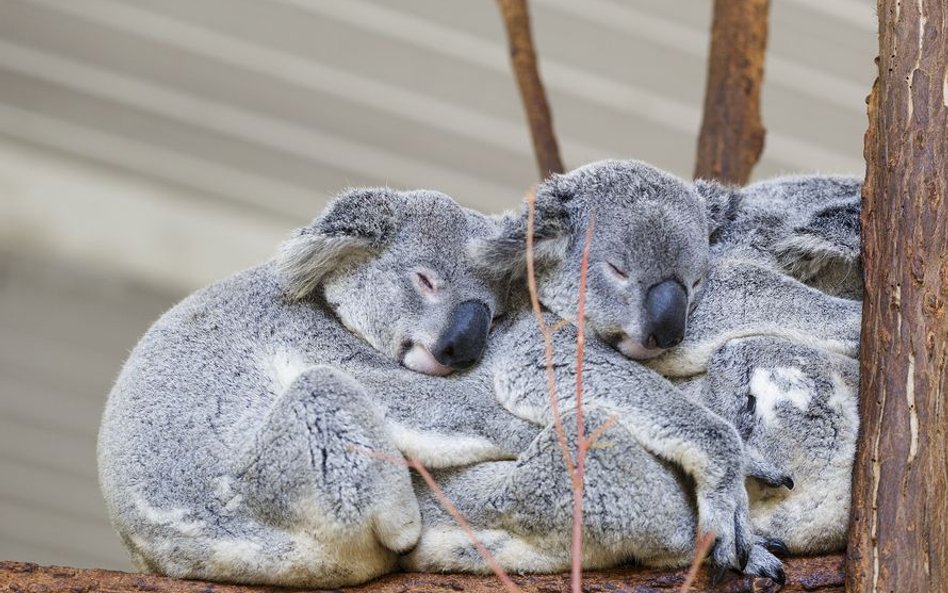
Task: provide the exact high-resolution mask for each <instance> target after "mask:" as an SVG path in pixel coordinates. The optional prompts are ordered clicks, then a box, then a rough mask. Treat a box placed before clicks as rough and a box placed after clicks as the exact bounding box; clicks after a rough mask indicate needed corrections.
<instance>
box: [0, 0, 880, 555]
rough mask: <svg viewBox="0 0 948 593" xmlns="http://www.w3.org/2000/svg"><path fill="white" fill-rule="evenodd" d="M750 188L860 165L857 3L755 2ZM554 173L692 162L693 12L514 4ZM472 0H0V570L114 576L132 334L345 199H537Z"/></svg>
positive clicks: (567, 2)
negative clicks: (114, 447) (113, 441)
mask: <svg viewBox="0 0 948 593" xmlns="http://www.w3.org/2000/svg"><path fill="white" fill-rule="evenodd" d="M772 4H773V7H772V32H771V40H770V48H769V54H768V61H767V72H766V85H765V89H764V119H765V125H766V126H767V128H768V136H767V146H766V149H765V152H764V157H763V160H762V162H761V163H760V165H759V167H758V169H757V175H758V176H770V175H774V174H778V173H781V172H792V171H814V170H818V171H823V172H853V173H859V172H861V170H862V162H861V146H862V134H863V131H864V129H865V125H866V120H865V115H864V102H863V98H864V96H865V94H866V93H867V91H868V88H869V84H870V82H871V76H872V69H873V63H872V59H873V57H874V55H875V37H874V15H873V12H872V2H871V0H833V1H832V2H825V1H823V0H775V1H774V2H773V3H772ZM532 6H533V7H534V13H535V14H534V16H535V19H534V24H535V29H536V37H537V41H538V44H539V53H540V55H541V58H542V70H543V75H544V78H545V80H546V82H547V86H548V89H549V92H550V97H551V101H552V106H553V112H554V117H555V121H556V128H557V132H558V134H559V136H560V138H561V140H562V145H563V154H564V157H565V159H566V161H567V163H568V165H570V166H576V165H579V164H582V163H584V162H587V161H589V160H593V159H597V158H602V157H634V158H641V159H644V160H648V161H651V162H653V163H654V164H657V165H659V166H661V167H664V168H666V169H670V170H672V171H674V172H676V173H679V174H681V175H684V176H687V175H688V174H689V172H690V171H691V169H692V166H693V163H692V161H693V155H694V149H695V139H696V135H697V129H698V124H699V119H700V106H701V102H702V93H703V87H704V67H705V53H706V48H707V45H708V34H707V29H708V24H709V20H710V2H709V1H708V0H701V1H698V0H634V1H633V0H532ZM534 176H535V173H534V165H533V158H532V154H531V150H530V145H529V140H528V134H527V132H526V130H525V128H524V125H523V117H522V114H521V108H520V105H519V99H518V97H517V95H516V91H515V87H514V84H513V82H512V80H511V78H510V75H509V70H508V64H507V58H506V50H505V48H504V46H503V34H502V29H501V25H500V21H499V17H498V15H497V14H496V8H495V3H494V2H492V1H490V0H479V1H475V0H398V1H389V2H385V1H383V0H0V558H7V559H24V560H34V561H39V562H46V563H62V564H76V565H82V566H94V565H95V566H107V567H118V568H122V567H126V566H127V564H126V560H125V557H124V554H123V552H122V550H121V549H120V546H119V545H118V542H117V539H116V538H115V537H114V536H113V535H112V533H111V531H110V529H109V527H108V525H107V523H106V520H105V517H104V511H103V508H102V504H101V501H100V499H99V494H98V490H97V486H96V484H95V460H94V442H95V441H94V438H95V431H96V425H97V421H98V416H99V413H100V409H101V407H102V403H103V401H104V398H105V394H106V393H107V391H108V388H109V385H110V382H111V380H112V378H113V377H114V375H115V374H116V372H117V371H118V369H119V367H120V365H121V362H122V360H123V358H124V356H125V355H126V353H127V352H128V349H129V348H131V347H132V345H133V344H134V342H135V340H136V339H137V336H138V335H140V334H141V332H142V331H144V329H145V328H146V327H147V325H148V323H149V322H150V321H151V320H152V319H154V318H155V317H156V316H157V314H158V313H159V312H160V311H161V310H162V309H164V308H165V307H167V306H168V305H169V304H170V303H172V302H173V301H174V300H175V299H176V298H178V297H179V296H180V295H182V294H185V293H186V292H188V291H190V290H192V289H193V288H195V287H197V286H199V285H201V284H204V283H206V282H209V281H211V280H212V279H214V278H218V277H221V276H223V275H225V274H227V273H230V272H232V271H234V270H237V269H240V268H242V267H245V266H247V265H250V264H251V263H253V262H256V261H259V260H262V259H265V258H266V257H268V256H269V254H270V253H272V251H273V249H274V248H275V246H276V244H277V243H278V242H279V240H280V239H281V238H282V237H283V236H285V234H286V233H287V232H288V231H289V230H290V229H291V228H292V227H294V226H296V225H299V224H301V223H303V222H304V221H306V220H307V219H309V218H311V217H312V216H314V215H315V214H316V213H317V212H318V211H319V209H320V208H321V206H322V205H323V204H324V203H325V200H326V199H327V198H328V197H329V196H331V195H332V194H334V193H335V192H337V191H339V190H340V189H342V188H344V187H346V186H349V185H380V184H388V185H392V186H397V187H432V188H437V189H441V190H442V191H446V192H448V193H450V194H452V195H454V196H455V197H456V198H458V199H459V200H460V201H462V202H463V203H465V204H467V205H469V206H472V207H475V208H479V209H482V210H487V211H498V210H502V209H505V208H511V207H514V206H516V204H517V202H518V200H519V197H520V195H521V194H522V192H523V190H524V189H525V188H526V187H527V186H528V185H529V184H530V183H532V182H533V181H534Z"/></svg>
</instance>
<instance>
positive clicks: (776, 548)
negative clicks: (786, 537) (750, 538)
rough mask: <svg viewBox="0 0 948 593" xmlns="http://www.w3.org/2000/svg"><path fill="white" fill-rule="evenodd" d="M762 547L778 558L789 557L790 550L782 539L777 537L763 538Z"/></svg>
mask: <svg viewBox="0 0 948 593" xmlns="http://www.w3.org/2000/svg"><path fill="white" fill-rule="evenodd" d="M759 543H760V545H762V546H763V547H764V549H765V550H767V551H768V552H770V553H771V554H774V555H776V556H789V555H790V549H789V548H788V547H787V544H785V543H784V542H783V540H781V539H777V538H775V537H767V538H763V539H762V540H761V541H760V542H759Z"/></svg>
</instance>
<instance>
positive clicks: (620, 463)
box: [405, 161, 782, 578]
mask: <svg viewBox="0 0 948 593" xmlns="http://www.w3.org/2000/svg"><path fill="white" fill-rule="evenodd" d="M594 211H595V212H597V213H598V214H599V216H598V217H597V218H596V219H595V220H596V222H595V224H596V229H598V232H595V233H594V234H593V239H592V247H591V249H590V262H591V264H590V267H589V273H588V278H587V280H588V284H589V290H588V293H587V305H586V311H587V322H588V324H589V325H588V328H589V329H588V331H589V334H590V335H589V338H588V341H587V343H586V356H585V359H584V365H585V368H586V374H585V377H586V381H585V385H586V389H585V394H586V396H585V397H586V401H587V405H588V406H589V407H590V413H591V416H593V417H596V418H598V419H600V420H601V419H603V418H605V417H615V418H616V427H614V428H612V429H610V431H609V432H608V433H607V434H608V435H610V438H608V439H605V440H609V441H610V442H615V443H616V445H615V446H611V445H604V446H603V447H602V448H601V449H597V450H596V451H594V452H593V453H591V459H590V468H591V469H590V470H589V471H590V475H589V476H588V479H587V494H586V502H587V508H588V509H590V511H589V513H588V514H587V515H586V521H585V523H584V525H585V529H586V533H587V541H586V543H587V548H586V550H585V552H584V553H585V554H586V557H585V558H584V562H585V563H586V565H587V566H589V567H604V566H610V565H613V564H615V563H616V562H618V561H620V560H628V559H632V558H634V559H636V560H637V561H639V562H642V563H645V564H651V565H680V564H686V563H687V562H689V561H690V559H691V557H692V553H693V544H694V537H695V532H696V527H700V529H701V530H702V531H714V532H715V533H716V534H717V536H718V541H717V544H716V546H715V549H714V552H713V557H714V561H715V562H716V563H717V564H718V565H719V566H723V567H735V568H745V569H746V571H747V572H748V573H750V574H759V575H765V576H772V577H775V578H776V577H779V576H780V575H781V574H782V573H781V570H782V569H781V568H780V563H779V561H778V560H777V559H776V558H774V557H773V556H772V555H771V554H770V553H769V552H768V551H767V550H766V549H765V547H764V545H762V544H764V543H766V542H763V541H762V540H761V539H760V538H757V537H755V536H754V534H753V533H752V532H751V531H750V527H749V523H748V519H747V510H746V504H747V502H746V493H745V492H744V487H743V450H742V448H741V446H740V444H739V442H738V441H735V440H734V436H735V434H736V432H735V431H734V429H733V427H731V426H729V425H728V424H727V423H726V422H724V421H723V420H722V419H721V418H719V417H717V416H716V415H715V414H713V413H712V412H710V410H708V409H707V408H705V407H703V406H701V405H694V403H693V402H691V401H689V400H688V398H687V397H685V396H684V394H683V393H682V392H680V391H679V390H677V389H675V388H674V387H673V386H672V385H671V384H670V383H669V382H668V381H666V380H664V379H662V378H661V377H660V376H658V375H657V374H655V373H653V372H652V371H650V370H648V369H646V368H644V367H642V366H638V365H632V364H629V363H628V361H626V360H625V359H624V358H623V357H622V356H621V355H620V354H619V353H618V352H616V349H618V350H620V351H621V352H622V353H623V354H625V355H627V356H648V355H650V354H652V353H654V352H656V351H660V349H661V348H662V346H666V347H667V346H668V345H669V344H671V343H676V342H677V341H678V340H680V339H681V337H682V335H683V334H684V324H685V317H686V316H687V311H688V308H689V301H690V299H691V298H692V296H693V295H694V291H695V290H696V288H697V286H698V282H699V281H700V279H701V278H702V276H703V274H704V270H705V268H706V265H707V259H708V257H709V246H708V234H709V228H710V227H712V226H713V225H714V224H715V222H714V221H715V220H716V219H717V218H718V217H719V216H720V215H721V210H720V209H719V208H716V207H711V206H709V204H708V203H707V202H706V200H705V199H704V198H703V197H702V196H701V195H699V194H698V193H697V192H696V191H695V189H694V188H693V187H692V186H690V185H689V184H686V183H685V182H682V181H680V180H677V179H675V178H674V177H672V176H670V175H668V174H666V173H663V172H661V171H658V170H657V169H654V168H652V167H649V166H648V165H645V164H644V163H638V162H634V161H604V162H601V163H594V164H592V165H588V166H586V167H583V168H581V169H578V170H577V171H574V172H572V173H570V174H567V175H563V176H555V177H554V178H552V179H551V180H549V181H548V182H546V183H544V184H542V185H541V186H540V188H539V190H538V192H537V202H536V220H535V226H534V237H535V247H534V255H535V259H536V262H537V265H538V267H539V292H540V299H541V302H542V303H543V305H544V306H545V307H546V308H547V309H548V310H549V311H550V313H549V314H548V315H549V317H548V319H547V322H548V323H553V322H555V321H559V320H561V319H565V320H575V314H576V304H577V300H578V295H579V290H578V283H579V276H580V260H581V258H582V251H583V237H584V236H585V234H586V230H587V227H588V225H589V223H590V220H591V219H593V217H595V216H596V214H594ZM527 230H528V223H527V213H526V212H522V213H521V214H519V215H510V216H508V217H507V218H506V219H505V220H503V222H502V224H501V230H500V232H499V233H498V235H497V236H496V237H494V238H492V239H489V240H485V241H482V242H481V243H480V244H479V246H478V248H477V256H478V258H479V260H480V261H481V263H482V265H483V266H484V267H486V268H488V269H490V270H493V271H494V273H495V274H497V275H498V276H500V277H501V278H502V279H503V280H505V281H506V282H508V283H509V284H510V285H511V286H514V287H516V286H525V282H524V278H525V249H526V247H525V243H526V236H527ZM630 237H631V238H635V239H639V241H638V242H636V241H631V240H629V239H630ZM655 254H659V257H658V258H656V257H654V255H655ZM616 303H619V305H620V306H619V307H618V308H617V306H616ZM535 323H536V322H535V320H533V319H532V317H531V316H530V315H527V316H526V317H525V318H523V319H520V320H518V321H516V322H513V324H512V326H511V327H510V328H508V329H507V330H506V331H505V332H502V333H503V335H502V336H497V335H496V334H495V337H494V338H493V339H494V340H495V341H497V342H499V343H505V342H506V341H510V344H509V345H507V346H502V347H500V348H498V352H501V353H503V354H502V356H501V357H500V359H499V360H488V359H485V361H484V363H483V365H484V366H489V367H490V368H492V369H493V372H494V373H495V379H494V383H495V386H496V389H497V393H496V396H497V397H498V398H499V400H500V401H501V403H502V404H503V405H504V406H505V407H506V408H507V409H509V410H511V411H512V412H513V413H515V414H517V415H519V416H522V417H524V418H531V419H533V420H534V421H536V423H537V424H538V425H541V426H544V431H543V432H542V433H541V435H540V436H538V437H537V440H536V441H534V443H533V445H531V448H530V449H528V450H527V451H525V452H524V453H522V454H521V456H520V457H518V459H517V460H516V461H513V462H500V463H494V464H491V465H492V467H493V468H495V469H493V470H487V469H485V468H480V467H475V468H469V469H460V470H452V471H450V472H449V473H447V474H445V475H444V476H443V477H444V478H445V480H446V483H447V490H448V493H449V494H451V493H452V492H455V493H458V497H459V498H458V500H461V501H462V503H461V506H462V508H465V509H467V511H468V512H469V513H470V514H469V515H466V516H468V518H469V519H470V518H471V517H474V521H473V523H474V525H475V528H477V529H478V530H479V532H480V533H481V534H482V536H483V539H485V541H488V542H492V543H489V547H491V548H492V549H493V551H494V553H495V555H496V556H498V558H499V560H500V562H501V563H502V564H503V565H504V566H506V567H507V568H508V569H511V570H562V569H564V568H566V567H567V566H568V559H569V554H568V550H569V539H570V537H569V533H570V520H569V516H570V512H571V511H570V508H571V507H570V502H569V501H570V500H571V490H570V488H569V481H568V480H565V479H559V478H556V477H554V476H553V475H552V474H556V475H557V476H558V475H559V474H560V473H561V472H564V471H565V469H564V468H563V467H562V462H561V460H560V459H559V455H560V453H559V449H558V448H557V447H556V445H555V443H556V441H555V437H554V436H553V435H554V433H553V428H552V427H550V425H549V423H550V421H551V415H550V405H549V402H548V396H547V388H546V383H545V377H544V374H543V373H544V363H543V351H542V348H541V346H542V343H543V341H542V337H541V335H540V333H539V331H538V330H537V328H536V325H535ZM575 337H576V336H575V330H574V329H572V328H566V329H562V330H560V332H559V333H558V334H557V336H556V339H557V344H556V347H555V351H556V353H557V354H556V360H555V362H554V375H555V377H556V381H557V384H558V386H559V387H558V392H559V394H560V396H561V397H564V398H565V399H564V403H563V406H562V409H563V410H564V413H565V414H567V415H569V414H570V413H571V411H570V410H571V409H572V404H571V402H570V397H571V394H572V393H573V388H574V382H575V375H574V372H575V371H574V369H575V366H574V365H575V355H574V353H573V352H574V350H573V349H574V348H575ZM613 470H615V471H613ZM419 495H420V497H421V498H422V501H423V502H422V508H423V516H424V521H423V523H424V525H425V527H424V531H423V533H422V538H421V540H420V542H419V544H418V546H417V547H416V548H415V550H414V551H413V552H412V553H411V554H410V555H409V556H408V557H407V558H406V560H405V563H406V565H407V566H408V567H409V568H413V569H424V570H435V569H438V570H445V569H452V570H485V569H486V566H485V565H484V564H483V562H482V561H481V560H480V559H479V557H477V556H476V554H475V553H474V550H473V548H472V547H471V546H470V545H469V544H468V543H467V541H466V538H465V537H464V536H463V532H462V531H461V530H460V529H459V528H457V527H456V526H454V525H453V521H451V519H450V517H448V516H447V515H446V514H445V513H443V512H442V511H440V510H439V509H438V507H437V505H436V504H435V503H434V502H433V500H431V499H430V497H428V498H426V497H425V494H424V492H421V493H420V494H419ZM471 497H473V498H471ZM692 497H693V498H692ZM472 501H475V502H472ZM465 505H466V506H465ZM616 509H622V511H621V512H620V514H619V515H615V512H616ZM635 509H642V510H643V513H642V514H638V513H635V512H634V510H635ZM645 509H652V510H651V511H650V512H646V511H645ZM658 509H662V510H661V511H659V510H658ZM429 516H430V517H431V518H430V519H429ZM653 519H654V520H653Z"/></svg>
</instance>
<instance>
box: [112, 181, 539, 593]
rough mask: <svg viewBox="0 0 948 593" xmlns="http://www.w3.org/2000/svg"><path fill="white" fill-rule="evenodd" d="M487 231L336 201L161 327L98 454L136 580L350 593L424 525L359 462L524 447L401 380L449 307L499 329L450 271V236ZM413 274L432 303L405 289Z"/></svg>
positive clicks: (441, 390)
mask: <svg viewBox="0 0 948 593" xmlns="http://www.w3.org/2000/svg"><path fill="white" fill-rule="evenodd" d="M492 229H493V227H492V224H491V223H490V221H489V220H488V219H487V218H486V217H484V216H483V215H480V214H476V213H474V212H471V211H467V210H464V209H462V208H460V207H459V206H457V204H456V203H455V202H453V201H452V200H451V199H449V198H448V197H447V196H444V195H442V194H438V193H436V192H426V191H421V192H406V193H400V192H394V191H390V190H385V189H380V190H358V191H353V192H350V193H348V194H346V195H344V196H342V197H340V198H339V199H338V200H337V201H335V202H334V203H333V204H332V205H331V206H330V207H329V208H328V209H327V210H326V212H325V213H324V214H323V215H322V216H321V217H319V218H317V219H316V220H315V221H314V222H313V224H311V225H310V226H308V227H305V228H303V229H302V230H300V231H299V232H298V233H297V235H296V236H294V237H293V238H292V239H290V240H289V241H288V242H287V243H286V244H285V245H284V246H283V247H282V248H281V251H280V254H279V255H278V256H277V258H276V259H274V260H273V261H270V262H268V263H266V264H263V265H261V266H258V267H256V268H252V269H250V270H247V271H245V272H242V273H239V274H237V275H235V276H233V277H231V278H228V279H226V280H224V281H222V282H218V283H216V284H214V285H211V286H210V287H208V288H205V289H203V290H200V291H198V292H197V293H195V294H193V295H192V296H190V297H188V298H187V299H185V300H184V301H183V302H181V303H180V304H178V305H177V306H175V307H174V308H173V309H172V310H171V311H169V312H168V313H166V314H165V315H164V316H163V317H161V319H159V320H158V321H157V322H156V323H155V324H154V326H153V327H152V328H151V329H149V330H148V332H147V333H146V334H145V336H144V337H143V338H142V340H141V342H140V343H139V344H138V346H136V348H135V349H134V351H133V352H132V354H131V356H130V357H129V359H128V361H127V362H126V364H125V366H124V368H123V370H122V372H121V374H120V376H119V377H118V380H117V382H116V384H115V387H114V388H113V390H112V392H111V394H110V396H109V400H108V403H107V405H106V410H105V414H104V416H103V421H102V427H101V430H100V433H99V443H98V456H99V477H100V483H101V486H102V490H103V493H104V495H105V499H106V503H107V506H108V510H109V514H110V517H111V519H112V523H113V525H114V526H115V528H116V529H117V531H118V532H119V534H120V535H121V537H122V539H123V541H124V542H125V544H126V545H127V546H128V548H129V549H130V550H131V552H132V556H133V558H134V560H135V561H136V563H137V565H138V566H139V567H140V568H142V569H146V570H151V571H156V572H160V573H163V574H168V575H171V576H176V577H189V578H209V579H218V580H228V581H236V582H254V583H273V584H284V585H308V586H338V585H342V584H347V583H357V582H362V581H365V580H367V579H370V578H372V577H374V576H377V575H379V574H381V573H383V572H386V571H388V570H390V569H391V568H392V567H393V566H394V565H395V562H396V553H397V552H401V551H404V550H407V549H409V548H410V547H411V546H412V545H414V544H415V542H416V541H417V539H418V535H419V531H420V528H421V524H420V519H419V509H418V503H417V501H416V499H415V496H414V491H413V489H412V484H411V479H410V476H409V472H408V470H407V468H405V467H403V466H400V465H398V464H394V463H391V462H390V461H387V460H384V459H380V458H378V457H376V456H373V454H372V452H375V454H380V455H388V456H398V455H399V454H400V452H402V451H405V452H408V453H411V454H413V455H417V456H418V457H420V458H421V459H423V460H424V461H426V462H427V463H429V464H432V465H433V466H439V465H450V464H454V463H470V462H474V461H480V460H485V459H486V460H492V459H510V458H514V457H515V456H516V455H517V453H519V452H520V451H522V450H523V449H525V448H526V447H527V445H528V444H529V442H530V441H531V439H532V438H533V436H534V435H535V433H536V432H537V429H536V427H535V426H534V425H532V424H530V423H528V422H525V421H523V420H521V419H519V418H517V417H516V416H513V415H511V414H509V413H507V412H505V411H504V410H503V409H501V408H500V407H499V406H497V405H496V403H494V402H493V400H492V399H491V398H488V397H483V398H477V397H465V396H464V394H467V393H469V392H471V389H470V386H469V385H468V386H467V387H465V389H464V391H463V393H460V392H458V389H459V388H460V386H461V384H460V383H458V382H452V381H449V380H447V379H442V378H438V377H429V376H425V375H421V374H418V373H414V372H411V371H409V370H407V369H406V368H404V367H403V366H400V365H399V364H398V360H399V358H400V357H401V356H402V355H403V351H404V346H403V345H404V344H405V343H406V341H412V342H415V343H421V344H424V345H425V346H427V347H429V348H430V344H431V343H432V341H433V340H434V339H435V338H436V336H437V334H438V332H439V331H440V328H441V327H442V326H443V325H444V324H445V323H447V317H448V315H449V312H450V311H451V308H452V305H454V304H456V303H459V302H463V301H467V300H470V299H476V300H478V301H481V302H483V303H486V304H487V305H488V306H489V308H490V309H491V311H492V313H497V312H498V304H497V299H496V298H495V292H496V291H495V290H494V289H493V287H492V286H491V284H490V283H489V282H488V281H486V280H485V279H484V278H483V277H482V276H481V275H480V274H479V273H478V271H477V270H476V269H475V268H474V267H472V266H471V265H469V262H468V260H467V258H465V257H464V256H463V253H464V251H463V241H464V239H475V238H477V237H484V236H487V235H488V234H489V233H490V232H492ZM419 267H423V268H424V269H425V270H427V273H429V274H431V275H432V276H435V277H437V282H438V284H439V290H438V298H437V299H430V298H425V297H424V296H423V295H422V294H421V293H420V292H419V290H418V289H417V287H416V286H415V285H414V282H415V276H414V274H415V271H416V270H417V269H418V268H419ZM483 379H484V378H483V377H480V378H477V377H475V378H474V379H469V380H468V383H471V382H472V381H473V382H474V383H475V384H476V382H477V381H478V380H483ZM452 390H453V391H452ZM473 391H474V392H475V393H478V392H480V393H490V386H489V385H483V386H482V387H481V388H480V390H479V391H478V390H477V389H474V390H473Z"/></svg>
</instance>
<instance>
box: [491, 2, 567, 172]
mask: <svg viewBox="0 0 948 593" xmlns="http://www.w3.org/2000/svg"><path fill="white" fill-rule="evenodd" d="M497 5H498V6H499V7H500V12H501V14H502V15H503V17H504V26H505V28H506V30H507V43H508V44H509V46H510V61H511V63H512V65H513V70H514V75H515V76H516V78H517V86H518V87H520V98H521V99H523V109H524V111H525V112H526V114H527V122H528V123H529V125H530V136H531V137H532V138H533V150H534V153H535V154H536V159H537V167H538V168H539V170H540V180H541V181H542V180H544V179H546V178H547V177H549V176H550V174H551V173H562V172H563V171H564V169H563V161H562V160H561V159H560V149H559V145H558V144H557V142H556V135H555V134H554V132H553V116H552V115H551V114H550V106H549V104H548V103H547V100H546V91H544V90H543V82H542V81H541V80H540V72H539V70H538V69H537V57H536V54H535V53H534V51H533V36H532V35H531V33H530V15H529V13H528V12H527V0H497Z"/></svg>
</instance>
